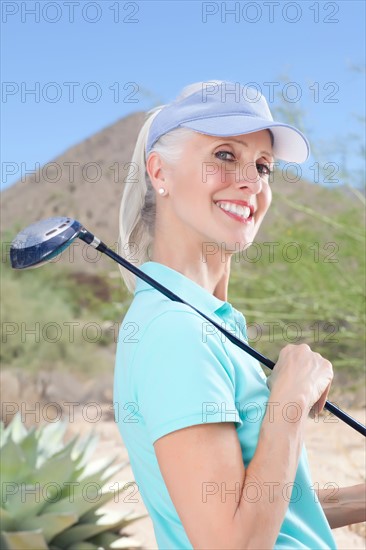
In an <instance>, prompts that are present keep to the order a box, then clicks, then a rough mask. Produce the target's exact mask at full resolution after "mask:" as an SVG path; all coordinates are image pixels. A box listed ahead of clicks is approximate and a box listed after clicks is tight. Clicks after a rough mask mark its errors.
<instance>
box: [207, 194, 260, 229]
mask: <svg viewBox="0 0 366 550" xmlns="http://www.w3.org/2000/svg"><path fill="white" fill-rule="evenodd" d="M214 203H215V204H216V206H217V207H218V208H220V210H223V211H224V212H225V214H227V215H228V216H230V217H231V218H233V219H236V220H238V221H240V222H242V223H243V222H244V223H248V222H251V221H252V220H253V214H254V205H253V204H250V203H249V202H248V201H243V200H224V199H220V200H217V201H214Z"/></svg>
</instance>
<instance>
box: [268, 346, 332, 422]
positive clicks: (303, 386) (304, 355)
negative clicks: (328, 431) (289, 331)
mask: <svg viewBox="0 0 366 550" xmlns="http://www.w3.org/2000/svg"><path fill="white" fill-rule="evenodd" d="M332 380H333V367H332V364H331V363H330V361H328V360H327V359H324V357H322V356H321V355H320V353H316V352H314V351H312V350H311V349H310V347H309V346H308V345H307V344H298V345H294V344H288V345H287V346H285V347H284V348H283V349H282V350H281V351H280V354H279V357H278V361H277V363H276V365H275V366H274V368H273V371H272V373H271V374H270V376H268V378H267V386H268V387H269V389H270V390H271V391H272V389H273V388H274V387H275V386H276V388H281V389H282V390H283V391H284V392H285V394H286V395H288V397H289V399H291V400H295V401H296V399H297V398H298V399H300V401H302V400H303V399H305V403H306V405H307V407H308V408H309V415H310V417H311V418H314V417H315V416H316V415H317V414H319V413H320V412H321V411H322V410H323V408H324V405H325V402H326V400H327V396H328V393H329V389H330V386H331V383H332Z"/></svg>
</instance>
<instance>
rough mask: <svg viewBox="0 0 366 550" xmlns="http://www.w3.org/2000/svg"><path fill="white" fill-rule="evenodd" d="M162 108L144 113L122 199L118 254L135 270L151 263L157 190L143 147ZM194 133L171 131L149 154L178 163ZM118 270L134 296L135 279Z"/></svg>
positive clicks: (184, 92)
mask: <svg viewBox="0 0 366 550" xmlns="http://www.w3.org/2000/svg"><path fill="white" fill-rule="evenodd" d="M221 82H223V81H221V80H211V81H209V82H196V83H194V84H190V85H188V86H186V87H185V88H183V90H182V92H181V93H180V95H178V97H177V99H183V98H184V97H187V96H188V95H190V94H192V93H194V92H197V91H199V90H202V89H203V88H204V87H205V86H207V85H212V84H221ZM164 106H165V105H160V106H159V107H155V108H154V109H152V110H150V111H149V112H148V113H147V119H146V120H145V123H144V124H143V126H142V128H141V130H140V133H139V135H138V137H137V141H136V146H135V150H134V152H133V155H132V159H131V163H130V166H129V171H128V175H127V178H126V182H125V186H124V189H123V194H122V199H121V205H120V211H119V242H118V248H119V250H118V251H119V253H120V255H121V256H122V257H123V258H125V259H126V260H127V261H129V262H130V263H132V264H133V265H134V266H136V267H139V266H140V265H142V264H143V263H145V262H147V261H149V260H150V257H149V250H150V246H151V245H152V244H153V239H154V229H155V216H156V191H155V189H154V188H153V186H152V185H151V181H150V178H149V175H148V173H147V171H146V159H145V145H146V141H147V137H148V134H149V130H150V127H151V124H152V122H153V120H154V119H155V117H156V116H157V115H158V114H159V113H160V111H161V109H162V108H163V107H164ZM194 133H195V132H194V131H193V130H190V129H189V128H176V129H174V130H171V131H170V132H168V133H166V134H164V135H162V136H161V137H160V138H159V139H158V140H157V141H156V143H155V144H154V146H153V147H152V149H151V151H150V153H152V152H153V151H156V152H157V153H159V154H160V155H161V157H162V158H163V160H165V161H166V162H167V163H170V164H173V163H175V162H177V161H178V160H179V158H180V155H181V152H182V146H183V144H184V142H185V141H186V140H187V139H189V137H191V136H192V135H193V134H194ZM150 153H149V154H150ZM119 268H120V271H121V275H122V278H123V280H124V282H125V284H126V286H127V288H128V290H129V291H130V292H131V293H134V291H135V286H136V276H135V275H134V274H133V273H131V271H129V270H127V269H126V268H124V267H122V266H119Z"/></svg>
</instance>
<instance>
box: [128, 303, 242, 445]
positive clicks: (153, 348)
mask: <svg viewBox="0 0 366 550" xmlns="http://www.w3.org/2000/svg"><path fill="white" fill-rule="evenodd" d="M208 324H209V323H208V322H207V321H205V319H203V318H202V317H199V316H198V315H197V314H195V313H193V312H192V313H191V312H187V311H184V310H183V311H166V312H164V313H162V314H160V315H159V316H158V317H156V318H155V319H154V320H153V321H151V322H150V323H149V325H148V326H147V327H146V329H145V330H144V331H143V333H142V334H141V337H140V341H139V343H138V346H137V349H136V353H135V356H134V361H133V365H132V373H133V374H132V376H133V381H134V385H135V395H136V396H137V398H138V407H139V412H140V414H141V415H142V417H143V419H144V422H145V424H146V427H147V430H148V432H149V435H150V437H151V440H152V443H154V442H155V441H156V440H157V439H158V438H159V437H162V436H163V435H166V434H167V433H169V432H172V431H175V430H178V429H181V428H185V427H188V426H192V425H194V424H204V423H212V422H234V423H235V424H236V426H240V425H241V424H242V420H241V419H240V416H239V412H238V409H237V407H236V403H235V370H234V366H233V364H232V362H231V361H230V359H229V357H228V356H227V354H226V351H225V348H224V346H223V344H222V342H221V339H220V336H219V334H217V333H216V334H212V331H211V330H207V326H208ZM211 328H212V325H211Z"/></svg>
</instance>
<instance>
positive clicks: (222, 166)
mask: <svg viewBox="0 0 366 550" xmlns="http://www.w3.org/2000/svg"><path fill="white" fill-rule="evenodd" d="M272 163H273V157H272V145H271V137H270V133H269V131H268V130H262V131H259V132H254V133H251V134H245V135H238V136H234V137H227V138H226V137H224V138H222V137H216V136H208V135H204V134H199V133H195V134H194V136H193V137H192V138H189V139H188V140H187V141H186V142H185V143H184V146H183V153H182V155H181V158H180V160H179V161H178V162H177V163H175V164H174V166H171V165H169V166H168V167H166V166H165V170H166V171H165V174H166V178H165V180H166V183H165V184H164V185H163V187H165V188H167V189H168V191H169V196H168V197H161V198H160V200H161V201H162V205H163V208H162V211H163V212H164V215H165V216H167V221H168V223H169V230H170V231H172V232H173V231H174V232H175V236H177V234H179V232H180V233H181V234H182V235H181V236H182V237H184V238H186V239H189V241H190V243H191V244H192V245H194V244H195V243H196V242H197V243H198V244H201V246H202V243H203V242H204V243H214V244H218V245H219V246H220V247H225V250H226V251H227V252H229V251H232V252H234V253H235V252H239V251H240V250H242V249H243V248H244V247H245V246H246V245H247V244H248V243H251V242H253V241H254V238H255V236H256V234H257V232H258V229H259V227H260V225H261V223H262V221H263V218H264V216H265V214H266V212H267V210H268V208H269V205H270V203H271V199H272V193H271V189H270V185H269V182H270V171H271V165H272ZM235 204H236V205H240V206H241V208H240V207H239V208H238V209H237V210H236V211H233V210H234V208H237V206H236V207H234V205H235ZM230 209H231V211H230ZM228 210H229V211H228ZM192 239H193V241H192Z"/></svg>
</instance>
